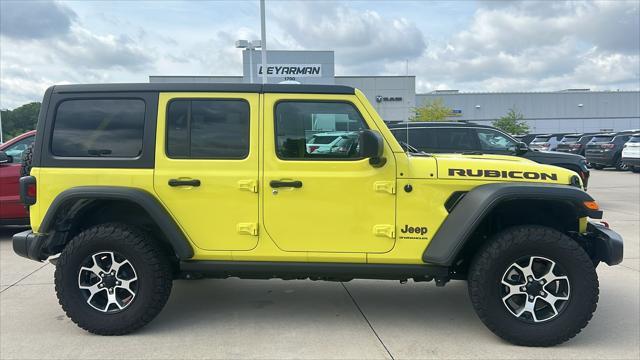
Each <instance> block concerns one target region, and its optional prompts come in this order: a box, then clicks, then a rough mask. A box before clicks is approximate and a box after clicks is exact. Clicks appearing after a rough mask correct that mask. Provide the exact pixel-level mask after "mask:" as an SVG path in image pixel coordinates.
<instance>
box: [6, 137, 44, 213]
mask: <svg viewBox="0 0 640 360" xmlns="http://www.w3.org/2000/svg"><path fill="white" fill-rule="evenodd" d="M35 137H36V132H35V131H29V132H26V133H24V134H22V135H18V136H16V137H15V138H13V139H11V140H9V141H7V142H6V143H3V144H0V225H27V224H29V214H28V213H27V210H26V208H25V206H24V204H22V203H21V202H20V193H19V192H18V188H19V186H18V182H19V180H20V167H21V164H22V155H23V154H24V152H25V150H26V149H28V148H29V146H30V145H31V144H32V143H33V140H34V139H35Z"/></svg>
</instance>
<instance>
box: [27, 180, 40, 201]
mask: <svg viewBox="0 0 640 360" xmlns="http://www.w3.org/2000/svg"><path fill="white" fill-rule="evenodd" d="M37 190H38V189H37V188H36V184H29V185H27V196H29V197H32V198H34V199H35V198H36V195H37V194H38V191H37Z"/></svg>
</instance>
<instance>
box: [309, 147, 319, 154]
mask: <svg viewBox="0 0 640 360" xmlns="http://www.w3.org/2000/svg"><path fill="white" fill-rule="evenodd" d="M319 147H320V146H309V153H312V152H314V151H316V150H318V148H319Z"/></svg>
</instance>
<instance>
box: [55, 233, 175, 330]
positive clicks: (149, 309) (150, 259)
mask: <svg viewBox="0 0 640 360" xmlns="http://www.w3.org/2000/svg"><path fill="white" fill-rule="evenodd" d="M101 251H113V252H118V253H119V254H122V255H123V256H124V257H126V258H127V259H128V260H129V261H130V262H131V264H132V266H134V267H135V271H136V273H137V277H138V285H137V286H138V293H137V294H136V296H135V298H134V299H133V300H132V301H131V303H130V304H129V305H128V307H126V308H124V309H123V310H121V311H120V312H117V313H103V312H100V311H98V310H96V309H94V308H92V307H91V306H90V305H89V304H88V303H87V301H86V299H85V298H84V297H83V295H82V292H81V290H80V289H79V287H78V276H79V275H78V274H79V270H80V267H81V264H82V262H83V260H85V259H86V258H87V256H91V255H92V254H95V253H98V252H101ZM171 285H172V273H171V267H170V264H169V261H168V259H167V257H166V255H164V254H163V252H162V251H161V250H160V248H159V247H158V244H157V243H156V242H154V241H153V239H151V238H150V237H149V234H147V233H146V232H144V231H141V230H140V229H138V228H136V227H133V226H130V225H126V224H120V223H107V224H101V225H97V226H94V227H92V228H89V229H87V230H84V231H82V232H81V233H79V234H78V235H76V236H75V237H74V238H73V239H72V240H71V241H70V242H69V243H68V244H67V245H66V247H65V248H64V251H63V252H62V254H61V255H60V258H59V259H58V261H57V264H56V270H55V288H56V294H57V296H58V300H59V302H60V305H61V306H62V309H63V310H64V312H65V313H66V314H67V316H68V317H69V318H70V319H71V320H72V321H73V322H74V323H76V324H77V325H78V326H79V327H80V328H82V329H84V330H87V331H89V332H91V333H94V334H99V335H124V334H127V333H130V332H132V331H135V330H137V329H139V328H141V327H142V326H144V325H146V324H147V323H149V322H150V321H151V320H153V318H155V317H156V315H158V313H159V312H160V311H161V310H162V308H163V307H164V305H165V303H166V302H167V299H168V298H169V294H170V293H171Z"/></svg>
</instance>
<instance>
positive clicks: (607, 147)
mask: <svg viewBox="0 0 640 360" xmlns="http://www.w3.org/2000/svg"><path fill="white" fill-rule="evenodd" d="M600 147H601V148H603V149H613V148H614V147H616V146H615V145H614V144H602V145H600Z"/></svg>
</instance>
